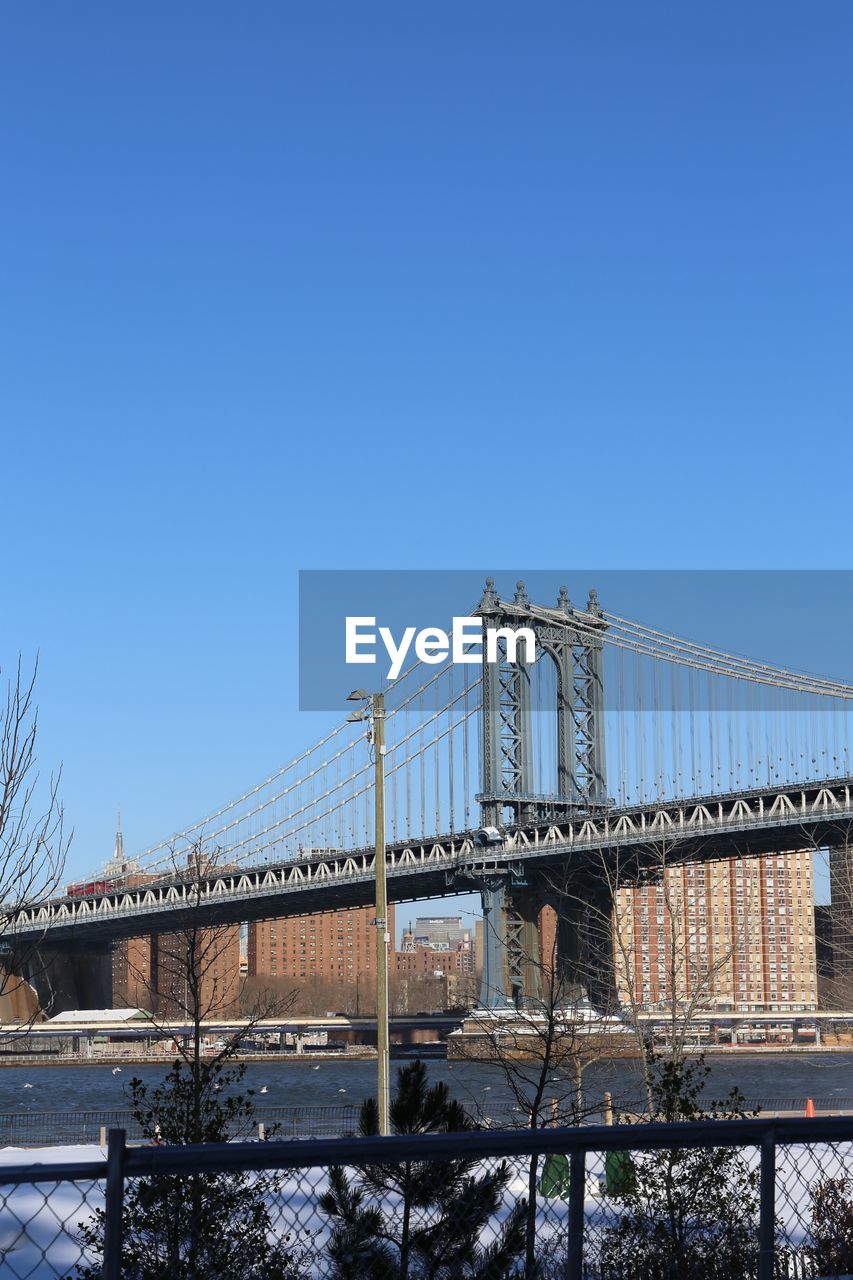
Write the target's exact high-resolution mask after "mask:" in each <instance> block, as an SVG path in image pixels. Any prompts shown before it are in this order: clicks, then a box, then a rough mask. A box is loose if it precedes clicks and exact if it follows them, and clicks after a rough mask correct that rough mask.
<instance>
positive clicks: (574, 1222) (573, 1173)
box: [566, 1150, 586, 1280]
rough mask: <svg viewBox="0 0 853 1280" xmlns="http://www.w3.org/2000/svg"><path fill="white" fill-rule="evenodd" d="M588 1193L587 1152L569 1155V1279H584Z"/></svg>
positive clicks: (567, 1272) (574, 1152)
mask: <svg viewBox="0 0 853 1280" xmlns="http://www.w3.org/2000/svg"><path fill="white" fill-rule="evenodd" d="M585 1195H586V1152H585V1151H582V1150H581V1151H572V1153H571V1155H570V1156H569V1249H568V1259H567V1261H568V1268H567V1271H566V1276H567V1280H583V1229H584V1199H585Z"/></svg>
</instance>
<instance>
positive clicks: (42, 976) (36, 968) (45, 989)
mask: <svg viewBox="0 0 853 1280" xmlns="http://www.w3.org/2000/svg"><path fill="white" fill-rule="evenodd" d="M28 967H29V973H28V974H27V977H28V979H29V981H30V983H31V985H32V986H33V987H34V988H35V991H36V993H37V995H38V1001H39V1006H40V1007H41V1008H42V1009H43V1010H44V1012H45V1013H49V1014H51V1015H55V1014H57V1013H66V1012H67V1011H69V1010H71V1009H109V1008H111V1007H112V1003H113V993H112V945H111V943H109V942H96V943H88V944H87V945H85V946H80V945H77V946H73V947H72V946H66V947H58V946H57V947H39V949H38V951H37V952H33V954H32V955H31V956H30V957H29V959H28Z"/></svg>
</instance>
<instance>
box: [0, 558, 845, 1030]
mask: <svg viewBox="0 0 853 1280" xmlns="http://www.w3.org/2000/svg"><path fill="white" fill-rule="evenodd" d="M474 613H475V615H476V616H479V617H480V618H481V619H482V624H483V628H484V630H487V629H489V628H492V629H494V630H495V631H496V632H498V633H499V635H500V633H502V632H503V631H504V630H505V629H507V628H518V627H521V626H524V627H527V628H530V629H531V630H532V631H533V632H534V634H535V638H536V650H535V656H534V658H533V660H529V659H528V658H527V657H526V656H525V655H524V652H523V650H521V651H520V652H519V654H517V655H516V658H517V660H516V661H514V662H513V661H510V655H509V653H508V649H507V644H506V642H505V640H504V639H502V638H499V639H498V641H497V644H496V649H497V654H498V661H496V662H493V663H487V664H484V665H482V666H474V665H468V664H454V663H445V664H443V665H441V666H440V667H438V668H436V667H433V666H431V665H426V664H424V663H422V662H415V663H413V664H412V665H411V666H409V668H408V669H407V670H405V671H403V672H402V673H401V675H400V677H399V678H398V679H397V680H396V681H394V682H393V684H391V685H389V687H388V688H387V690H386V706H387V716H386V743H387V747H386V757H385V761H386V763H385V776H386V809H387V812H386V820H387V821H386V827H387V829H386V839H387V853H386V863H387V876H388V890H389V896H390V897H391V899H392V900H394V901H397V902H401V901H406V900H410V899H415V898H429V897H445V896H448V895H450V894H454V893H470V892H472V891H476V892H479V893H480V895H481V900H482V904H483V911H484V916H485V918H486V920H487V926H488V927H487V928H486V930H485V936H486V947H485V957H484V967H485V973H484V985H483V993H484V1001H485V1002H486V1003H488V1004H489V1005H492V1006H495V1007H500V1006H502V1005H504V1004H508V1003H510V1002H512V1001H517V1000H519V999H523V998H524V997H525V995H531V994H534V992H535V987H536V983H537V973H536V966H535V965H532V964H531V963H530V957H531V956H535V955H538V946H539V943H538V920H539V913H540V910H541V907H542V905H543V904H544V903H545V902H551V903H552V904H553V905H554V906H555V907H556V910H557V915H558V919H559V933H558V947H559V952H560V955H561V958H562V961H563V963H564V965H565V966H566V967H567V969H569V970H571V969H572V968H574V969H575V971H576V973H577V975H578V977H579V978H580V975H581V974H583V981H584V985H586V986H587V987H589V988H590V990H591V993H592V994H593V995H595V994H596V992H595V988H596V986H597V985H598V986H600V987H601V988H602V989H603V987H604V986H606V985H607V984H608V983H609V981H610V978H609V973H608V970H609V953H610V942H609V940H608V938H607V937H606V936H593V934H594V930H593V929H592V928H591V925H590V920H591V919H592V918H593V917H595V918H596V919H598V920H602V919H605V918H606V919H609V918H610V913H609V908H608V903H609V900H610V896H612V892H613V887H614V883H615V881H616V880H617V879H621V880H622V881H623V882H624V881H625V880H626V879H631V878H636V877H638V876H641V875H642V874H643V873H644V871H647V870H648V868H650V867H653V866H654V865H655V861H656V859H657V858H659V854H660V851H661V849H665V850H666V853H667V857H668V858H669V859H670V860H681V861H687V860H696V859H702V858H717V857H721V856H748V855H751V854H756V853H762V852H774V851H784V850H792V849H799V848H804V847H835V846H839V845H844V846H846V845H847V844H848V843H849V832H850V831H851V830H853V828H850V826H849V824H850V823H851V820H853V777H851V773H850V760H849V752H848V742H849V727H850V713H851V710H853V685H850V684H847V683H845V682H843V681H840V680H834V679H831V678H828V677H825V676H817V675H811V674H808V673H805V672H798V671H793V670H789V669H786V668H784V667H780V666H776V665H773V664H770V663H767V662H763V661H758V660H754V659H750V658H747V657H744V656H741V655H737V654H733V653H728V652H725V651H723V650H721V649H718V648H714V647H712V646H709V645H704V644H700V643H697V642H694V641H690V640H687V639H684V638H683V637H679V636H676V635H673V634H670V633H667V632H665V631H662V630H659V629H656V628H653V627H650V626H647V625H644V624H641V623H639V622H635V621H632V620H630V619H627V618H624V617H621V616H619V615H617V614H614V613H611V612H608V611H607V610H605V609H604V608H602V606H601V605H600V603H599V601H598V599H597V596H596V593H595V592H594V591H593V592H591V593H590V596H589V599H588V601H587V603H586V605H585V606H584V607H579V606H577V605H575V604H574V603H572V601H571V600H570V598H569V595H568V592H567V590H566V589H565V588H561V589H560V591H559V594H558V597H557V600H556V602H555V604H554V605H553V606H544V605H540V604H537V603H533V602H531V601H530V600H529V599H528V596H527V593H526V591H525V588H524V584H523V583H518V585H517V587H516V591H515V593H514V596H513V597H512V598H511V599H504V598H502V597H501V596H500V595H499V594H498V592H497V591H496V589H495V586H494V583H493V582H492V581H491V580H488V581H487V583H486V587H485V590H484V593H483V596H482V599H481V600H480V602H479V605H478V607H477V609H476V610H475V611H474ZM373 773H374V760H373V754H372V743H371V741H370V737H369V734H368V735H366V734H365V726H364V724H363V723H361V724H359V723H352V722H350V721H349V720H345V721H343V722H342V723H340V724H339V725H337V727H336V728H334V729H332V730H331V732H329V733H328V734H326V735H325V736H324V737H323V738H322V739H321V740H320V741H319V742H316V743H314V744H313V745H312V746H310V747H308V748H307V749H306V750H305V751H303V752H301V753H300V754H299V755H298V756H297V757H296V758H295V759H293V760H291V761H290V762H289V763H287V764H286V765H284V766H283V767H282V768H280V769H278V770H276V772H275V773H273V774H271V775H270V776H269V777H267V778H265V779H263V780H262V781H261V782H259V783H258V784H257V785H255V786H253V787H251V788H249V789H248V790H246V791H244V792H243V793H242V794H241V795H239V796H237V797H236V798H235V799H233V800H231V801H229V802H228V803H226V804H224V805H222V806H221V807H220V808H218V809H216V810H215V811H213V812H212V813H209V814H207V815H206V816H205V817H203V818H201V819H199V820H198V821H196V822H194V823H192V824H191V825H189V826H186V827H184V828H182V829H181V830H180V831H178V832H176V833H174V834H172V835H171V836H169V837H168V838H166V839H164V840H162V841H161V842H159V843H157V844H155V845H153V846H151V847H150V848H148V849H146V850H144V851H142V852H141V853H139V854H138V855H136V856H135V857H134V858H133V859H127V860H120V861H113V862H112V863H110V864H108V865H107V866H106V867H105V868H102V869H100V870H99V871H96V872H93V873H92V875H91V877H88V878H87V879H86V881H84V884H83V887H82V891H80V892H78V893H76V894H70V895H68V896H63V897H62V898H56V899H53V900H47V901H44V902H39V903H36V904H24V905H22V906H20V907H19V908H18V909H17V910H15V912H14V919H13V921H12V922H11V929H10V930H9V932H8V935H7V936H9V937H11V938H12V939H17V940H19V942H20V943H21V944H26V943H32V942H33V941H34V940H39V939H40V940H43V941H44V943H45V944H48V943H49V944H50V945H54V944H57V945H62V946H63V947H71V948H74V947H78V948H79V947H84V948H85V947H91V948H98V947H103V946H104V945H109V944H111V943H112V942H113V941H114V940H116V939H120V938H126V937H132V936H136V935H140V934H143V933H146V934H147V933H157V932H165V931H169V930H170V929H174V928H177V927H179V923H180V920H181V918H182V916H185V915H186V913H187V912H188V911H190V910H192V911H194V912H197V913H200V914H201V916H202V917H203V918H204V919H205V920H209V921H210V922H211V923H213V922H222V921H229V922H246V921H252V920H259V919H269V918H273V917H277V916H286V915H294V914H303V913H313V912H320V911H324V910H335V909H340V908H342V907H352V906H361V905H365V904H367V903H369V902H371V901H372V897H373V884H374V851H373V846H374V832H373V821H374V810H373ZM592 905H596V906H597V907H598V908H600V909H598V910H596V911H595V912H592V911H591V910H590V907H591V906H592ZM599 993H600V992H599Z"/></svg>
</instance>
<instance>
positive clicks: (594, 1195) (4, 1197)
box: [0, 1144, 853, 1280]
mask: <svg viewBox="0 0 853 1280" xmlns="http://www.w3.org/2000/svg"><path fill="white" fill-rule="evenodd" d="M98 1156H101V1157H103V1158H104V1160H105V1158H106V1152H105V1149H104V1148H102V1147H96V1146H57V1147H39V1148H38V1149H37V1150H33V1149H28V1150H25V1149H22V1148H19V1147H6V1148H3V1149H2V1150H0V1165H10V1164H24V1163H26V1164H30V1163H31V1164H32V1167H33V1169H34V1170H37V1169H38V1167H39V1166H48V1167H49V1166H50V1165H51V1164H52V1163H57V1162H63V1163H64V1162H68V1161H77V1160H91V1159H93V1158H96V1157H98ZM745 1157H746V1160H747V1161H748V1163H749V1164H750V1165H751V1166H752V1167H757V1164H758V1152H757V1150H756V1149H755V1148H752V1149H747V1150H746V1151H745ZM540 1170H541V1161H540ZM847 1172H849V1173H850V1175H851V1176H853V1146H850V1145H848V1144H845V1146H844V1148H842V1149H841V1150H839V1149H838V1148H832V1147H829V1146H827V1145H815V1146H807V1145H800V1146H792V1147H780V1148H779V1149H778V1156H777V1197H776V1207H777V1214H778V1217H779V1220H780V1222H781V1224H782V1227H783V1231H784V1233H785V1234H786V1235H787V1237H788V1240H789V1242H790V1244H791V1245H792V1246H793V1247H797V1246H798V1245H800V1244H802V1242H803V1239H804V1237H805V1234H806V1231H807V1228H808V1220H809V1217H810V1205H811V1201H810V1195H809V1187H810V1186H812V1185H814V1183H815V1182H816V1181H818V1179H819V1178H821V1177H840V1176H844V1174H845V1173H847ZM603 1178H604V1157H603V1156H602V1155H600V1154H596V1153H591V1154H590V1155H589V1156H588V1157H587V1184H586V1197H585V1210H586V1221H587V1230H588V1237H587V1238H588V1239H589V1241H590V1244H591V1245H592V1246H593V1249H594V1243H593V1242H594V1241H595V1239H596V1237H599V1236H600V1233H601V1231H602V1230H603V1229H604V1228H606V1227H607V1226H609V1225H612V1224H613V1223H615V1222H616V1220H617V1219H618V1214H619V1209H618V1206H617V1205H616V1204H615V1203H614V1202H613V1201H611V1200H609V1198H608V1197H607V1196H606V1195H604V1194H603V1192H602V1189H601V1183H602V1181H603ZM325 1188H326V1177H325V1172H324V1171H323V1170H321V1169H301V1170H294V1171H292V1172H291V1173H288V1174H287V1175H283V1181H282V1187H281V1191H280V1192H279V1193H278V1194H277V1195H275V1196H274V1197H272V1198H271V1200H270V1211H271V1216H272V1221H273V1224H274V1227H275V1228H276V1229H277V1230H281V1231H285V1230H288V1229H295V1236H294V1239H293V1243H294V1246H295V1248H296V1251H297V1252H300V1251H301V1249H303V1248H304V1249H306V1250H307V1252H308V1253H309V1254H310V1253H314V1254H315V1260H314V1264H313V1266H312V1267H311V1271H312V1272H313V1274H315V1275H317V1276H318V1277H319V1276H323V1275H324V1274H325V1269H324V1267H323V1265H322V1258H321V1257H320V1256H316V1255H321V1254H322V1250H323V1246H324V1244H325V1242H326V1240H327V1238H328V1222H327V1219H326V1218H325V1215H323V1214H322V1213H321V1212H320V1211H319V1209H318V1207H317V1201H318V1199H319V1197H320V1195H321V1194H322V1192H323V1191H324V1190H325ZM526 1194H527V1171H526V1167H525V1162H524V1160H518V1161H516V1162H515V1169H514V1172H513V1176H512V1178H511V1179H510V1182H509V1185H508V1187H507V1190H506V1193H505V1195H504V1200H503V1204H502V1206H501V1209H500V1211H499V1213H498V1215H497V1216H496V1220H495V1223H494V1226H495V1227H497V1225H498V1223H499V1222H500V1221H501V1220H503V1219H504V1218H505V1217H506V1214H507V1213H509V1211H510V1209H511V1207H512V1205H513V1204H515V1203H516V1201H517V1200H518V1199H519V1198H520V1197H522V1196H525V1195H526ZM103 1197H104V1183H103V1182H102V1181H101V1182H97V1181H94V1182H87V1183H70V1182H65V1183H56V1182H50V1181H47V1182H35V1183H26V1184H22V1185H21V1186H14V1187H0V1280H13V1278H14V1280H24V1277H26V1278H27V1280H61V1278H63V1277H66V1276H74V1275H75V1267H76V1264H77V1263H78V1262H79V1261H81V1259H82V1253H81V1248H80V1245H79V1243H78V1239H77V1235H78V1226H79V1223H81V1222H83V1221H85V1220H86V1219H87V1218H88V1217H89V1216H90V1215H91V1213H92V1212H93V1211H94V1210H95V1209H96V1208H98V1207H101V1206H102V1205H103ZM385 1207H386V1209H389V1210H390V1208H391V1205H390V1204H387V1205H386V1206H385ZM567 1214H568V1205H567V1202H566V1200H565V1199H563V1198H560V1197H554V1198H544V1197H540V1209H539V1217H540V1224H541V1225H540V1230H539V1233H538V1237H539V1239H540V1241H541V1242H542V1245H543V1248H547V1247H548V1243H549V1241H550V1243H551V1245H552V1247H553V1248H554V1250H555V1251H559V1250H560V1249H563V1250H564V1249H565V1243H566V1217H567Z"/></svg>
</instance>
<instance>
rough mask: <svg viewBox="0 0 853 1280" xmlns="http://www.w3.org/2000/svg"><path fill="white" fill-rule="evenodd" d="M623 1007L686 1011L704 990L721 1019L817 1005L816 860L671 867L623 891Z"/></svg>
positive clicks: (619, 935) (619, 965) (619, 972)
mask: <svg viewBox="0 0 853 1280" xmlns="http://www.w3.org/2000/svg"><path fill="white" fill-rule="evenodd" d="M614 960H615V967H616V985H617V995H618V998H619V1000H620V1003H622V1004H626V1003H628V1002H629V999H630V997H631V995H633V999H634V1000H635V1001H636V1003H637V1004H639V1005H641V1006H643V1007H646V1008H655V1007H660V1006H664V1005H669V1004H670V1002H671V1000H673V999H674V1000H675V1001H676V1002H677V1003H682V1002H684V1001H685V1000H686V999H688V998H689V997H691V996H692V995H693V994H695V993H696V992H699V993H701V995H702V1004H703V1005H704V1006H707V1007H708V1008H709V1009H716V1010H718V1011H720V1012H724V1011H734V1012H744V1013H746V1012H749V1013H757V1012H779V1013H790V1012H793V1011H795V1010H810V1009H815V1008H816V1007H817V964H816V955H815V917H814V874H813V867H812V855H811V852H810V851H808V850H806V851H800V852H796V853H784V854H763V855H761V856H759V857H752V858H731V859H724V860H720V861H715V862H706V863H702V864H700V863H683V864H678V865H672V866H668V867H666V868H665V870H664V871H663V873H662V875H661V876H659V877H657V878H655V879H652V880H650V881H648V882H647V883H645V884H642V885H639V886H634V887H630V888H622V889H620V890H619V891H618V893H617V895H616V902H615V905H614Z"/></svg>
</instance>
